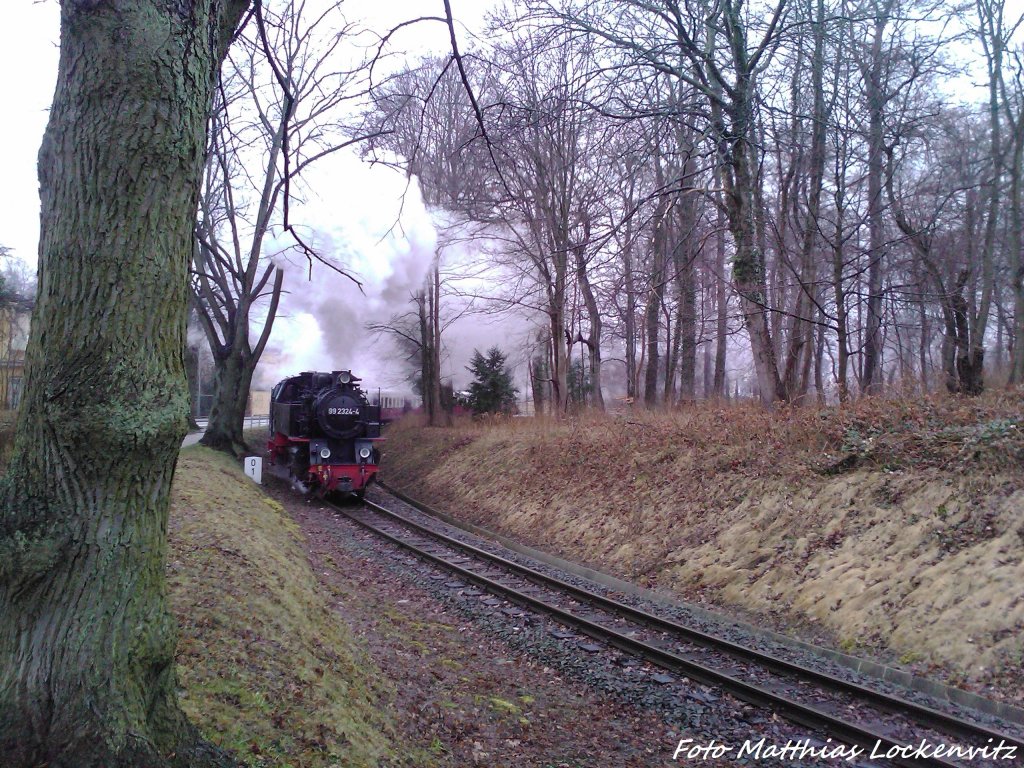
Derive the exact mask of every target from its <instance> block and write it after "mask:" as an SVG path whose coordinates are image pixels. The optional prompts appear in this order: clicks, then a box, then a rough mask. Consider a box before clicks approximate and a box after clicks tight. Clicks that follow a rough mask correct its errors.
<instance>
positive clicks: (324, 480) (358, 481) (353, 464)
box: [267, 371, 383, 498]
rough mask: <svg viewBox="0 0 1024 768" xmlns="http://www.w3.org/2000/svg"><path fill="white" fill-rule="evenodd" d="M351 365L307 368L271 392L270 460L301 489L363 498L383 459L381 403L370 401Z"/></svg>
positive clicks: (268, 445) (268, 444)
mask: <svg viewBox="0 0 1024 768" xmlns="http://www.w3.org/2000/svg"><path fill="white" fill-rule="evenodd" d="M359 381H360V379H358V378H356V377H355V376H353V375H352V371H332V372H331V373H317V372H314V371H307V372H305V373H301V374H299V375H298V376H293V377H291V378H290V379H285V380H284V381H282V382H280V383H279V384H278V385H277V386H276V387H274V389H273V391H272V393H271V396H270V438H269V440H268V441H267V452H268V453H269V454H270V461H271V464H273V465H275V466H278V467H281V468H286V469H287V471H288V475H289V477H290V478H291V480H292V482H293V483H294V484H295V485H296V487H298V488H299V489H301V490H303V491H305V492H309V491H314V492H317V493H319V494H321V495H322V494H326V493H332V492H338V493H345V494H355V495H356V496H358V497H360V498H362V496H363V494H365V493H366V487H367V486H368V485H369V484H370V483H372V482H373V481H374V478H375V477H376V475H377V468H378V465H379V464H380V450H379V448H378V445H379V443H380V441H381V440H383V438H382V437H381V436H380V430H381V420H380V406H379V405H370V403H369V401H368V400H367V399H366V395H365V393H364V392H363V390H362V389H361V388H360V386H359Z"/></svg>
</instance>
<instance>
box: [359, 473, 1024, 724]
mask: <svg viewBox="0 0 1024 768" xmlns="http://www.w3.org/2000/svg"><path fill="white" fill-rule="evenodd" d="M378 485H380V486H381V487H382V488H383V489H385V490H386V491H388V493H391V494H393V495H395V496H397V497H398V498H399V499H401V500H402V501H405V502H407V503H409V504H412V505H413V506H414V507H417V508H418V509H421V510H423V511H424V512H426V513H428V514H430V515H432V516H434V517H436V518H438V519H439V520H442V521H444V522H446V523H448V524H449V525H453V526H455V527H456V528H461V529H462V530H464V531H467V532H469V533H473V534H476V535H477V536H481V537H483V538H485V539H490V540H492V541H496V542H498V543H499V544H501V545H502V546H503V547H506V548H508V549H510V550H512V551H513V552H518V553H519V554H521V555H525V556H526V557H531V558H533V559H534V560H538V561H540V562H542V563H546V564H547V565H550V566H553V567H555V568H560V569H561V570H563V571H565V572H566V573H571V574H573V575H575V576H580V577H582V578H585V579H589V580H590V581H593V582H595V583H597V584H601V585H603V586H606V587H609V588H610V589H615V590H618V591H619V592H623V593H625V594H628V595H633V596H634V597H640V598H644V599H646V600H650V601H652V602H655V603H659V604H661V605H664V606H667V607H672V608H684V609H686V610H688V611H690V612H692V613H693V614H695V615H696V616H699V617H701V618H703V619H706V620H709V621H717V622H729V623H732V624H734V625H736V626H738V627H741V628H742V629H743V630H745V631H746V632H749V633H751V634H753V635H758V636H760V637H764V638H766V639H768V640H772V641H774V642H776V643H779V644H780V645H785V646H788V647H790V648H794V649H797V650H801V651H806V652H808V653H813V654H815V655H817V656H821V657H823V658H826V659H830V660H831V661H834V662H836V663H837V664H841V665H842V666H844V667H847V668H849V669H853V670H855V671H857V672H860V673H861V674H864V675H868V676H869V677H874V678H877V679H880V680H884V681H885V682H888V683H892V684H894V685H899V686H901V687H903V688H907V689H910V690H913V691H918V692H920V693H925V694H928V695H929V696H933V697H935V698H936V699H941V700H944V701H949V702H952V703H954V704H958V705H960V706H963V707H967V708H969V709H973V710H976V711H978V712H983V713H985V714H988V715H994V716H995V717H1000V718H1002V719H1004V720H1008V721H1010V722H1014V723H1018V724H1021V725H1024V708H1021V707H1017V706H1014V705H1013V704H1006V703H1003V702H1000V701H993V700H992V699H986V698H985V697H983V696H979V695H977V694H975V693H970V692H969V691H964V690H961V689H960V688H955V687H953V686H951V685H946V684H944V683H940V682H938V681H936V680H930V679H928V678H926V677H920V676H918V675H913V674H911V673H909V672H906V671H904V670H901V669H896V668H894V667H890V666H887V665H885V664H880V663H879V662H875V661H870V660H869V659H861V658H858V657H856V656H850V655H849V654H846V653H842V652H840V651H836V650H833V649H831V648H825V647H823V646H820V645H814V644H812V643H807V642H804V641H802V640H797V639H795V638H792V637H789V636H787V635H783V634H779V633H778V632H773V631H771V630H768V629H763V628H761V627H757V626H755V625H753V624H749V623H747V622H745V621H738V620H736V619H733V618H731V617H728V616H723V615H721V614H718V613H716V612H714V611H710V610H708V609H707V608H702V607H701V606H698V605H694V604H692V603H688V602H686V601H685V600H680V599H679V598H678V597H677V596H675V595H671V594H668V593H666V592H663V591H661V590H656V589H649V588H647V587H641V586H638V585H636V584H633V583H631V582H628V581H624V580H622V579H620V578H617V577H615V576H610V575H608V574H606V573H602V572H601V571H596V570H594V569H593V568H587V567H586V566H582V565H579V564H577V563H573V562H571V561H569V560H564V559H562V558H561V557H557V556H555V555H551V554H548V553H547V552H543V551H541V550H538V549H534V548H533V547H528V546H526V545H525V544H520V543H519V542H517V541H515V540H514V539H511V538H509V537H508V536H505V535H503V534H500V533H496V532H494V531H491V530H489V529H487V528H483V527H481V526H479V525H474V524H473V523H467V522H465V521H462V520H458V519H456V518H454V517H452V516H451V515H449V514H446V513H444V512H441V511H440V510H437V509H434V508H433V507H430V506H428V505H426V504H424V503H423V502H421V501H418V500H416V499H414V498H412V497H411V496H409V495H407V494H405V493H403V492H402V491H399V490H398V489H396V488H394V487H393V486H390V485H388V484H385V483H382V482H378Z"/></svg>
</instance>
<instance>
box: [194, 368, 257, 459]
mask: <svg viewBox="0 0 1024 768" xmlns="http://www.w3.org/2000/svg"><path fill="white" fill-rule="evenodd" d="M255 368H256V361H255V360H253V359H252V356H251V355H248V354H247V355H242V354H230V355H228V356H226V357H225V358H223V359H220V360H217V365H216V367H215V368H214V373H213V406H212V408H211V410H210V420H209V422H208V423H207V425H206V432H205V433H204V434H203V437H202V440H200V441H199V442H201V443H202V444H203V445H205V446H207V447H209V448H215V449H217V450H220V451H226V452H228V453H231V454H233V455H235V456H242V455H244V454H245V453H246V452H247V451H248V450H249V449H248V447H247V446H246V444H245V438H244V436H243V434H242V433H243V430H244V429H245V410H246V406H247V405H248V402H249V387H250V385H251V384H252V375H253V372H254V370H255Z"/></svg>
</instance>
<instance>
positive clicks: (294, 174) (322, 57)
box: [192, 0, 380, 454]
mask: <svg viewBox="0 0 1024 768" xmlns="http://www.w3.org/2000/svg"><path fill="white" fill-rule="evenodd" d="M301 5H302V4H301V3H300V2H298V0H290V2H288V3H287V4H285V5H284V6H283V7H282V8H281V9H280V10H278V11H274V12H271V11H270V10H269V9H263V10H262V12H261V14H260V16H259V22H260V23H259V25H258V26H257V27H255V28H254V29H253V30H252V31H251V32H250V33H249V35H248V37H246V38H243V40H242V41H240V45H239V46H237V47H236V49H235V51H234V52H233V53H232V55H231V57H230V58H229V61H228V66H227V67H226V71H225V73H224V75H223V78H222V86H221V89H220V94H221V98H220V100H219V109H218V110H217V111H216V112H215V114H214V116H213V119H212V121H211V124H210V139H209V148H208V153H207V164H206V175H205V179H204V184H203V193H202V195H201V197H200V204H199V218H198V222H197V224H196V230H195V241H196V246H195V255H194V259H193V268H192V288H193V306H194V308H195V309H196V311H197V313H198V315H199V318H200V321H201V325H202V328H203V330H204V331H205V333H206V338H207V340H208V342H209V345H210V349H211V351H212V353H213V359H214V364H215V379H214V398H213V406H212V409H211V412H210V420H209V425H208V427H207V429H206V434H205V435H204V436H203V438H202V442H203V444H204V445H209V446H211V447H214V448H220V449H223V450H226V451H229V452H232V453H235V454H239V453H240V452H243V451H245V450H246V448H245V444H244V440H243V438H242V427H243V421H244V417H245V411H246V406H247V401H248V397H249V388H250V385H251V383H252V376H253V372H254V371H255V369H256V365H257V363H258V362H259V359H260V356H261V355H262V354H263V351H264V349H265V348H266V345H267V342H268V340H269V338H270V334H271V331H272V330H273V325H274V319H275V317H276V315H277V309H278V306H279V302H280V298H281V291H282V288H283V285H284V271H283V269H282V268H281V263H280V259H282V258H284V257H285V255H284V254H282V253H276V254H271V257H270V258H268V257H267V255H265V253H264V250H265V245H266V243H267V238H268V236H272V235H273V233H274V230H275V227H276V228H277V231H279V232H280V231H282V230H288V232H289V233H290V235H292V236H295V235H296V230H295V228H294V226H293V225H292V222H291V221H290V220H289V205H290V202H291V201H290V197H291V196H292V195H294V194H295V193H294V190H295V188H296V187H297V186H298V185H299V184H300V183H301V179H302V178H303V174H304V173H305V172H307V171H308V170H309V169H310V168H311V167H312V166H313V165H314V164H315V163H317V162H318V161H320V160H322V159H323V158H325V157H327V156H329V155H331V154H333V153H335V152H337V151H339V150H341V149H344V148H346V147H348V146H351V145H352V144H355V143H357V142H359V141H364V140H366V139H367V138H369V137H372V136H375V135H377V134H378V133H379V132H380V129H378V128H376V127H375V126H361V127H360V128H359V129H357V130H355V131H353V130H351V129H349V128H348V127H347V123H350V122H353V121H354V118H353V114H352V111H353V108H354V105H353V102H357V101H358V100H360V99H362V98H364V97H365V94H366V87H367V86H366V82H365V74H364V73H363V72H362V66H361V62H356V64H355V66H353V65H352V64H350V63H348V62H346V61H344V60H343V56H348V55H350V51H349V50H348V49H347V48H342V44H343V42H344V41H345V40H346V39H350V38H351V37H352V36H353V29H352V26H351V25H347V24H346V25H343V26H341V27H338V26H337V21H338V19H337V15H336V14H331V13H330V12H329V11H325V12H324V13H323V14H321V15H319V16H314V17H312V18H310V17H309V15H308V14H303V13H301V12H300V10H301ZM353 134H354V135H353ZM256 168H258V169H259V171H258V172H255V171H254V169H256ZM296 242H297V244H296V245H295V246H294V247H293V248H292V249H291V250H292V251H293V252H297V254H300V255H301V256H303V257H305V258H308V259H310V265H312V260H313V259H314V258H316V259H317V260H319V261H321V262H323V263H324V264H326V266H327V268H328V270H329V271H334V272H340V273H341V274H342V275H345V276H347V275H346V273H345V272H344V271H343V269H341V268H340V267H339V266H338V265H336V264H334V263H333V262H327V261H325V259H324V258H323V257H322V256H321V255H320V254H319V253H317V252H315V251H314V250H312V249H311V247H310V246H309V245H307V244H306V243H305V242H304V241H303V239H302V238H301V237H298V239H297V241H296Z"/></svg>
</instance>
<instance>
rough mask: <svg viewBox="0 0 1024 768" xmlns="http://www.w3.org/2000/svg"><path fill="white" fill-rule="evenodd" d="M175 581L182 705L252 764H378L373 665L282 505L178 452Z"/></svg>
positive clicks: (383, 738)
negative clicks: (319, 579) (326, 589)
mask: <svg viewBox="0 0 1024 768" xmlns="http://www.w3.org/2000/svg"><path fill="white" fill-rule="evenodd" d="M170 539H171V553H170V562H169V567H168V570H169V574H168V575H169V579H170V584H171V598H172V603H173V606H174V609H175V613H176V614H177V616H178V621H179V624H180V627H181V640H180V642H179V649H178V664H179V675H180V682H181V686H182V688H183V689H184V690H183V692H182V703H183V706H184V707H185V709H186V711H187V712H188V714H189V715H190V717H191V718H192V719H193V721H194V722H195V723H196V724H197V725H199V726H200V728H201V729H202V730H203V732H204V735H205V736H206V737H207V738H209V739H210V740H211V741H213V742H215V743H217V744H219V745H221V746H224V747H227V748H229V749H232V750H235V751H236V752H237V753H238V755H239V757H240V758H241V759H242V760H243V761H245V762H246V764H247V765H251V766H274V767H275V768H286V767H287V766H302V767H303V768H320V767H321V766H322V767H323V768H327V767H328V766H331V767H332V768H333V767H334V766H374V765H377V764H378V763H379V761H380V760H381V758H382V756H384V755H385V754H386V753H387V751H388V745H387V743H388V737H387V733H388V732H389V726H388V723H387V722H386V718H385V717H384V716H383V715H382V714H381V713H380V712H379V711H378V704H377V700H378V693H379V692H378V691H375V690H374V689H373V686H372V684H371V680H372V679H373V667H372V663H371V662H369V661H368V660H367V659H365V658H363V657H362V655H361V653H360V651H359V650H358V649H357V646H356V644H355V642H354V641H353V639H352V638H351V636H350V635H349V632H348V630H347V629H346V628H345V627H344V625H343V624H342V622H341V620H340V619H339V617H338V616H337V614H336V613H335V612H334V611H333V610H332V608H331V606H330V605H329V604H328V598H327V595H325V594H324V592H323V590H322V589H321V587H320V585H319V584H318V582H317V580H316V577H315V575H314V574H313V572H312V571H311V570H310V566H309V563H308V560H307V557H306V553H305V550H304V548H303V544H302V539H301V533H300V532H299V530H298V528H297V526H296V525H295V524H294V523H293V522H292V521H291V519H290V518H288V517H287V515H285V514H284V512H283V510H282V509H281V508H280V506H279V505H278V504H277V503H276V502H274V501H273V500H271V499H269V498H268V497H266V496H265V495H264V494H263V493H262V491H260V490H259V488H258V487H257V486H255V485H253V484H252V483H251V482H250V481H249V480H248V479H246V478H245V477H244V475H243V474H242V473H241V471H240V469H239V468H238V467H237V465H236V464H235V463H234V462H233V461H231V460H230V459H228V458H226V457H225V456H223V455H221V454H218V453H216V452H214V451H210V450H208V449H206V448H202V447H198V446H197V447H193V448H187V449H185V450H183V451H182V453H181V458H180V460H179V462H178V472H177V475H176V478H175V484H174V490H173V499H172V510H171V534H170Z"/></svg>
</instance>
